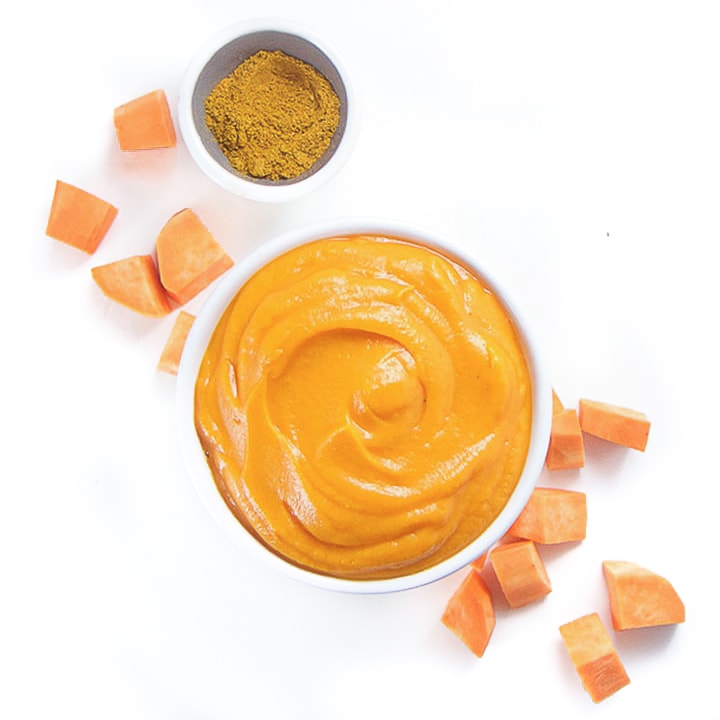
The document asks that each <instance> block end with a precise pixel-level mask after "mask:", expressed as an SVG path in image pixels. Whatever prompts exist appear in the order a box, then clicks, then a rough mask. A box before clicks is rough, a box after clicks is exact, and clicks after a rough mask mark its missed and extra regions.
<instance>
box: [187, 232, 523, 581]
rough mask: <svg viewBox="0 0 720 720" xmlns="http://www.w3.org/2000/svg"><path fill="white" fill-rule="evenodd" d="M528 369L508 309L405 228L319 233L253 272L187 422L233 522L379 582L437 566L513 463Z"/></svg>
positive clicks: (460, 542)
mask: <svg viewBox="0 0 720 720" xmlns="http://www.w3.org/2000/svg"><path fill="white" fill-rule="evenodd" d="M531 410H532V408H531V386H530V376H529V370H528V366H527V362H526V359H525V355H524V353H523V349H522V345H521V342H520V340H519V338H518V336H517V333H516V331H515V328H514V326H513V324H512V322H511V320H510V319H509V318H508V316H507V314H506V312H505V310H504V308H503V306H502V305H501V304H500V302H499V300H498V299H497V298H496V297H495V295H494V294H493V292H492V291H491V290H490V289H489V288H487V287H486V286H485V285H484V284H483V283H482V282H481V280H480V279H478V278H477V277H476V276H474V275H473V274H472V273H471V272H469V271H468V270H466V269H465V268H464V267H462V266H461V265H460V264H458V263H457V262H456V261H454V260H451V259H450V258H448V257H445V256H443V255H440V254H438V253H437V252H436V251H434V250H431V249H429V248H427V247H424V246H421V245H418V244H414V243H411V242H408V241H405V240H400V239H391V238H380V237H374V236H353V237H338V238H330V239H324V240H318V241H314V242H312V243H309V244H306V245H304V246H301V247H299V248H296V249H293V250H290V251H288V252H287V253H286V254H284V255H282V256H280V257H279V258H277V259H275V260H273V261H272V262H270V263H269V264H268V265H266V266H265V267H264V268H262V269H260V270H259V271H258V272H257V273H256V274H255V275H254V276H252V277H251V278H250V279H249V280H248V281H247V283H246V284H245V285H244V286H243V287H242V289H241V290H240V291H239V292H238V293H237V295H236V296H235V298H234V299H233V300H232V302H231V303H230V305H229V306H228V308H227V309H226V310H225V312H224V314H223V316H222V318H221V319H220V321H219V323H218V325H217V327H216V328H215V330H214V333H213V336H212V338H211V340H210V343H209V345H208V348H207V350H206V353H205V356H204V358H203V361H202V364H201V367H200V371H199V375H198V380H197V385H196V389H195V418H196V427H197V431H198V435H199V438H200V441H201V443H202V445H203V447H204V450H205V452H206V455H207V459H208V462H209V465H210V468H211V470H212V472H213V474H214V477H215V481H216V483H217V486H218V488H219V490H220V492H221V493H222V495H223V497H224V498H225V501H226V503H227V504H228V506H229V507H230V508H231V510H232V512H233V513H234V514H235V515H236V516H237V518H238V520H239V521H240V522H241V523H243V524H244V525H245V526H246V527H247V528H248V530H250V531H251V532H252V533H254V534H255V535H256V536H257V538H259V539H260V540H261V541H262V542H263V543H265V545H266V546H268V547H269V548H270V549H272V550H273V551H274V552H275V553H277V554H279V555H281V556H283V557H285V558H286V559H288V560H290V561H291V562H293V563H295V564H297V565H299V566H302V567H306V568H310V569H312V570H315V571H317V572H321V573H324V574H329V575H333V576H337V577H345V578H355V579H379V578H387V577H393V576H400V575H405V574H408V573H411V572H415V571H418V570H422V569H424V568H427V567H429V566H431V565H434V564H436V563H438V562H440V561H442V560H444V559H446V558H447V557H449V556H450V555H452V554H454V553H455V552H457V551H458V550H460V549H461V548H463V547H464V546H466V545H467V544H468V543H470V542H471V541H472V540H473V539H475V538H476V537H477V536H478V535H479V534H480V533H481V532H482V531H483V530H484V529H485V528H486V527H487V526H488V525H489V524H490V523H491V522H492V520H493V519H494V518H495V517H496V516H497V514H498V513H499V511H500V510H501V509H502V508H503V506H504V505H505V503H506V501H507V500H508V497H509V495H510V494H511V493H512V491H513V489H514V487H515V485H516V484H517V481H518V479H519V476H520V474H521V472H522V469H523V466H524V463H525V456H526V453H527V449H528V445H529V438H530V416H531Z"/></svg>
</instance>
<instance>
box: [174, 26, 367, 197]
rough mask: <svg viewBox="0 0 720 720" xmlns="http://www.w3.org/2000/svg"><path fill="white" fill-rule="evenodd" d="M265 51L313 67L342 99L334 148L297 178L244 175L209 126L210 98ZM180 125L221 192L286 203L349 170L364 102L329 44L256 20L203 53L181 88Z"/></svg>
mask: <svg viewBox="0 0 720 720" xmlns="http://www.w3.org/2000/svg"><path fill="white" fill-rule="evenodd" d="M260 50H269V51H272V50H282V51H283V52H285V53H286V54H288V55H292V56H293V57H296V58H298V59H299V60H302V61H304V62H306V63H308V64H310V65H312V66H313V67H315V68H316V69H317V70H319V71H320V72H321V73H322V75H324V76H325V78H326V79H327V80H328V81H329V82H330V84H331V85H332V87H333V89H334V90H335V92H336V93H337V95H338V98H339V99H340V123H339V126H338V129H337V131H336V132H335V135H334V137H333V139H332V142H331V143H330V147H329V148H328V150H327V151H326V152H325V153H324V155H323V156H322V157H321V158H320V159H319V160H318V162H317V163H315V165H314V166H313V167H312V168H310V169H309V170H307V171H306V172H304V173H302V175H299V176H298V177H297V178H292V179H287V180H277V181H273V180H265V179H257V178H251V177H249V176H246V175H242V174H241V173H238V172H237V171H236V170H235V169H234V168H233V167H232V166H231V165H230V162H229V161H228V159H227V158H226V157H225V155H224V154H223V152H222V150H221V149H220V147H219V145H218V144H217V142H216V141H215V139H214V138H213V136H212V133H211V132H210V131H209V129H208V128H207V125H206V124H205V98H206V97H207V96H208V95H209V94H210V92H211V91H212V89H213V88H214V86H215V85H216V84H217V83H218V82H219V81H220V80H222V79H223V78H224V77H226V76H227V75H228V74H230V73H231V72H232V71H233V70H234V69H235V68H236V67H237V66H238V65H239V64H240V63H241V62H242V61H243V60H246V59H247V58H248V57H250V56H251V55H254V54H255V53H256V52H258V51H260ZM178 124H179V127H180V132H181V135H182V138H183V140H184V142H185V145H186V146H187V148H188V151H189V152H190V155H191V156H192V158H193V160H194V161H195V163H196V164H197V166H198V167H199V168H200V169H201V170H202V171H203V172H204V173H205V174H206V175H207V176H208V177H209V178H211V179H212V180H214V181H215V182H216V183H217V184H218V185H219V186H220V187H222V188H224V189H225V190H228V191H229V192H231V193H234V194H235V195H239V196H242V197H245V198H247V199H249V200H257V201H260V202H285V201H289V200H295V199H296V198H298V197H300V196H301V195H304V194H306V193H309V192H311V191H312V190H315V189H316V188H319V187H320V186H322V185H324V184H325V183H326V182H327V181H328V180H329V179H330V178H331V177H333V176H334V175H335V173H336V172H338V170H339V169H340V168H341V167H342V166H343V164H344V163H345V161H346V160H347V158H348V156H349V154H350V151H351V150H352V147H353V145H354V142H355V139H356V135H357V129H358V103H357V98H356V95H355V91H354V88H353V86H352V83H351V81H350V77H349V73H348V71H347V69H346V68H345V65H344V64H343V62H342V61H341V60H340V58H339V56H338V54H337V52H336V51H335V50H333V49H331V48H330V47H329V45H328V44H327V43H326V42H325V41H323V40H321V39H320V38H318V37H316V36H315V35H314V34H313V33H312V32H311V31H309V30H307V29H305V28H302V27H299V26H297V25H296V24H292V23H289V22H280V21H277V20H254V21H248V22H243V23H238V24H234V25H231V26H229V27H227V28H225V29H223V30H221V31H220V32H218V33H217V34H215V35H213V36H212V37H211V38H210V39H208V40H207V42H206V43H205V44H204V45H203V46H202V47H201V48H200V50H199V51H198V52H197V54H196V55H195V57H194V58H193V60H192V61H191V62H190V65H189V66H188V68H187V70H186V72H185V76H184V78H183V81H182V85H181V87H180V93H179V98H178Z"/></svg>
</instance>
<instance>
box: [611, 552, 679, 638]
mask: <svg viewBox="0 0 720 720" xmlns="http://www.w3.org/2000/svg"><path fill="white" fill-rule="evenodd" d="M602 569H603V575H604V576H605V582H606V584H607V589H608V597H609V600H610V614H611V616H612V623H613V627H614V628H615V630H630V629H632V628H643V627H654V626H657V625H675V624H677V623H681V622H685V604H684V603H683V601H682V600H681V599H680V596H679V595H678V593H677V591H676V590H675V588H674V587H673V586H672V584H671V583H670V582H669V581H668V580H667V579H665V578H664V577H662V576H660V575H658V574H657V573H654V572H652V570H647V569H646V568H644V567H641V566H640V565H638V564H636V563H633V562H625V561H612V560H607V561H605V562H603V564H602Z"/></svg>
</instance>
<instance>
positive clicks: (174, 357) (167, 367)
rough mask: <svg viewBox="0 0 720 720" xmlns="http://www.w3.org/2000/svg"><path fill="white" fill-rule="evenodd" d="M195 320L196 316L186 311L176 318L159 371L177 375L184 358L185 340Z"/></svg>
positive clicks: (159, 363) (161, 357)
mask: <svg viewBox="0 0 720 720" xmlns="http://www.w3.org/2000/svg"><path fill="white" fill-rule="evenodd" d="M194 320H195V316H194V315H191V314H190V313H188V312H185V311H184V310H180V312H179V313H178V316H177V317H176V318H175V323H174V324H173V326H172V329H171V330H170V336H169V337H168V339H167V342H166V343H165V347H164V348H163V351H162V354H161V355H160V360H159V362H158V366H157V367H158V370H160V371H161V372H166V373H169V374H170V375H177V371H178V367H179V366H180V358H181V357H182V351H183V348H184V347H185V340H187V336H188V333H189V332H190V328H191V327H192V324H193V322H194Z"/></svg>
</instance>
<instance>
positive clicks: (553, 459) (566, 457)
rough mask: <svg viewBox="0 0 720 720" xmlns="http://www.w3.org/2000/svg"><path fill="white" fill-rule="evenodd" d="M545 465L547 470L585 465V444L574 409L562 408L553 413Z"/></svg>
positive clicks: (569, 468) (567, 468)
mask: <svg viewBox="0 0 720 720" xmlns="http://www.w3.org/2000/svg"><path fill="white" fill-rule="evenodd" d="M545 465H546V467H547V469H548V470H571V469H577V468H581V467H583V466H584V465H585V444H584V442H583V436H582V431H581V429H580V423H579V421H578V414H577V411H576V410H575V409H573V408H564V409H562V410H558V411H557V412H556V413H554V414H553V416H552V427H551V429H550V443H549V445H548V451H547V456H546V458H545Z"/></svg>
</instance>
